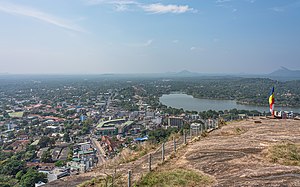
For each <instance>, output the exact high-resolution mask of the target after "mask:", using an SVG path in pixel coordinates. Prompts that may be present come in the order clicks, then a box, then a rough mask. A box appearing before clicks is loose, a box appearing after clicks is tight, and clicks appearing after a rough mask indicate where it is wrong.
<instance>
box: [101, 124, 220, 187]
mask: <svg viewBox="0 0 300 187" xmlns="http://www.w3.org/2000/svg"><path fill="white" fill-rule="evenodd" d="M218 124H219V123H218V120H205V121H203V122H202V123H200V124H197V125H194V126H193V125H191V127H190V129H189V131H184V132H183V134H182V135H180V136H177V137H175V136H174V137H173V139H172V140H171V141H167V142H164V143H162V144H161V145H160V146H159V147H158V148H157V149H156V150H155V151H153V152H151V153H148V154H146V155H144V156H143V157H142V158H140V159H138V160H136V161H134V162H132V164H124V165H121V164H120V165H118V166H117V167H115V168H114V169H110V170H107V172H106V175H107V177H106V178H105V185H104V186H106V187H108V186H109V187H113V186H128V187H131V186H133V185H134V184H135V182H137V181H139V180H140V179H141V178H142V177H143V176H144V175H146V174H147V173H149V172H151V171H152V170H154V169H155V168H156V167H158V166H159V165H161V164H163V163H164V162H165V161H166V159H169V158H170V157H171V156H172V155H174V156H175V155H176V152H177V150H178V148H180V146H181V145H185V144H186V143H187V142H191V141H193V138H194V137H198V136H200V135H201V134H203V133H209V132H211V131H212V130H214V129H216V128H218ZM126 181H127V182H126Z"/></svg>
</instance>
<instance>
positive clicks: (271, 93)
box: [269, 86, 275, 116]
mask: <svg viewBox="0 0 300 187" xmlns="http://www.w3.org/2000/svg"><path fill="white" fill-rule="evenodd" d="M274 102H275V97H274V86H273V88H272V90H271V92H270V97H269V104H270V112H271V114H272V115H273V116H274Z"/></svg>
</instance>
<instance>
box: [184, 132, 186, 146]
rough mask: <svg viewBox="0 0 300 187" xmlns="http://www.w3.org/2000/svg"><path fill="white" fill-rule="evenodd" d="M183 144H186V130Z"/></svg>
mask: <svg viewBox="0 0 300 187" xmlns="http://www.w3.org/2000/svg"><path fill="white" fill-rule="evenodd" d="M183 143H184V144H186V132H185V130H184V131H183Z"/></svg>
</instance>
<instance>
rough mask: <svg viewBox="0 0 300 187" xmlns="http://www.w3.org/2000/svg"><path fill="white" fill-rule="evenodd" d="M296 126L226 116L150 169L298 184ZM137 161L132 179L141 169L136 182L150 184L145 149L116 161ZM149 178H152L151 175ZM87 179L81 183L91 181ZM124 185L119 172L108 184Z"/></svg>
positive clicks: (221, 180) (230, 180)
mask: <svg viewBox="0 0 300 187" xmlns="http://www.w3.org/2000/svg"><path fill="white" fill-rule="evenodd" d="M255 121H256V122H261V123H255ZM299 126H300V121H298V120H277V119H260V118H256V119H249V120H244V121H239V122H232V123H229V124H228V125H226V126H223V127H222V128H221V129H218V130H214V131H212V132H211V133H209V135H208V136H206V137H201V138H200V139H196V140H195V138H194V141H193V142H191V141H189V143H188V145H187V146H184V147H182V148H181V149H179V151H178V152H177V153H176V156H174V155H173V156H172V157H170V158H169V159H167V161H166V162H165V163H164V164H158V165H157V168H156V169H155V171H153V172H151V173H156V175H154V176H160V175H161V174H164V175H165V174H166V171H167V172H170V171H177V170H178V169H180V170H181V171H180V172H186V171H188V172H190V171H193V173H192V175H195V174H199V177H202V178H205V180H206V181H208V182H207V183H205V184H203V183H202V182H199V183H198V184H197V185H196V186H282V185H284V186H300V128H299ZM139 165H140V166H141V168H138V171H139V172H138V173H137V172H135V173H133V177H134V182H136V180H137V179H138V178H140V177H141V176H142V175H143V176H144V177H143V179H144V180H143V182H142V183H140V184H139V183H136V184H138V186H151V185H149V184H148V185H147V182H148V181H147V180H148V179H147V176H148V175H146V174H147V173H148V172H147V155H146V156H144V157H142V158H141V159H139V160H136V161H134V162H131V163H128V164H124V165H122V166H121V168H123V169H124V170H123V171H122V172H123V173H125V174H126V172H127V170H128V169H131V168H132V167H136V166H139ZM105 172H106V173H109V172H110V171H109V170H106V171H105ZM120 172H121V171H120ZM160 172H161V174H160ZM100 173H101V172H100V171H95V172H92V173H89V174H87V175H86V176H80V177H77V176H73V177H69V178H66V179H64V181H59V182H58V183H55V184H52V185H51V183H50V184H48V185H47V186H75V185H76V184H78V183H79V182H80V181H81V182H83V181H84V180H86V179H88V178H91V177H92V176H100ZM145 175H146V177H145ZM152 177H153V176H152ZM98 178H99V177H98ZM151 180H152V182H153V178H152V179H151ZM76 181H77V182H76ZM154 181H155V180H154ZM196 181H197V180H196ZM199 181H201V180H199ZM181 182H182V181H181ZM92 183H94V182H92ZM92 183H89V185H85V186H97V185H91V184H92ZM96 183H97V182H96ZM126 185H127V184H126V175H125V177H123V182H121V183H118V185H114V186H126ZM153 186H155V185H153ZM156 186H157V185H156ZM158 186H159V185H158ZM173 186H174V185H173ZM175 186H180V185H175ZM187 186H195V184H194V183H193V184H192V185H187Z"/></svg>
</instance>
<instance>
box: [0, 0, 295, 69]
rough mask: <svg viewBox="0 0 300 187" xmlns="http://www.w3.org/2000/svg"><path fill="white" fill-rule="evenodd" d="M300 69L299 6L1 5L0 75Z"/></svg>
mask: <svg viewBox="0 0 300 187" xmlns="http://www.w3.org/2000/svg"><path fill="white" fill-rule="evenodd" d="M280 66H284V67H287V68H290V69H300V0H268V1H267V0H172V1H171V0H147V1H146V0H43V1H41V0H0V67H1V68H0V73H10V74H103V73H122V74H123V73H126V74H127V73H163V72H179V71H182V70H188V71H192V72H199V73H208V74H209V73H246V74H261V73H270V72H272V71H274V70H276V69H278V68H279V67H280Z"/></svg>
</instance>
